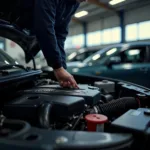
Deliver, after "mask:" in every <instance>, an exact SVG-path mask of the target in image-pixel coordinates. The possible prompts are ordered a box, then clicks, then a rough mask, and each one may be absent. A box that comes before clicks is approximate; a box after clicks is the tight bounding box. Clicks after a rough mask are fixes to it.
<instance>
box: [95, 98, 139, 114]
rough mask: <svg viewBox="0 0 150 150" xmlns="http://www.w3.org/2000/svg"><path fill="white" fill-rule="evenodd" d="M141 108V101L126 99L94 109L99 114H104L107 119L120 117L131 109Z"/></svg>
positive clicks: (100, 105)
mask: <svg viewBox="0 0 150 150" xmlns="http://www.w3.org/2000/svg"><path fill="white" fill-rule="evenodd" d="M139 106H140V104H139V101H138V100H137V99H135V98H133V97H124V98H120V99H117V100H113V101H111V102H109V103H106V104H99V105H98V106H95V107H94V110H97V113H99V114H104V115H106V116H107V117H113V116H119V115H121V114H123V113H125V112H126V111H128V110H129V109H137V108H138V107H139Z"/></svg>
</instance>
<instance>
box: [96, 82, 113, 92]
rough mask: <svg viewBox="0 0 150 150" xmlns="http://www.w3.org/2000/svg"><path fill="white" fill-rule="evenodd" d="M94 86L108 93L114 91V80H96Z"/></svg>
mask: <svg viewBox="0 0 150 150" xmlns="http://www.w3.org/2000/svg"><path fill="white" fill-rule="evenodd" d="M94 86H96V87H98V88H100V89H104V90H106V91H107V92H110V93H113V92H115V82H112V81H107V80H103V81H98V82H95V83H94Z"/></svg>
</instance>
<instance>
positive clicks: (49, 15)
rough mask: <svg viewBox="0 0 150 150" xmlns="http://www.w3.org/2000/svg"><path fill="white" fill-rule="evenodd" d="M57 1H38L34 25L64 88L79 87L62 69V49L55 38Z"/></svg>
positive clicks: (45, 52)
mask: <svg viewBox="0 0 150 150" xmlns="http://www.w3.org/2000/svg"><path fill="white" fill-rule="evenodd" d="M56 7H57V1H56V0H36V1H35V12H34V13H35V15H34V17H35V18H34V19H35V21H34V25H35V32H36V36H37V39H38V40H39V43H40V46H41V48H42V51H43V54H44V56H45V58H46V60H47V63H48V65H49V66H51V67H53V69H54V73H55V76H56V78H57V80H58V81H59V82H60V83H61V84H62V85H63V86H73V87H77V83H76V81H75V80H74V78H73V77H72V76H71V75H70V74H69V73H68V72H67V71H66V70H65V69H64V68H63V67H62V59H61V53H60V49H59V47H58V43H57V39H56V36H55V29H54V25H55V15H56Z"/></svg>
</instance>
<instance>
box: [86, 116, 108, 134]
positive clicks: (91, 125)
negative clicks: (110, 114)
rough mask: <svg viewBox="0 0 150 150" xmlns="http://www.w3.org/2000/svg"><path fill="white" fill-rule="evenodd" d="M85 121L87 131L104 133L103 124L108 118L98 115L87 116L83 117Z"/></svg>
mask: <svg viewBox="0 0 150 150" xmlns="http://www.w3.org/2000/svg"><path fill="white" fill-rule="evenodd" d="M85 120H86V121H87V128H88V131H97V132H103V131H104V124H105V123H106V122H107V121H108V118H107V117H106V116H104V115H100V114H89V115H86V116H85Z"/></svg>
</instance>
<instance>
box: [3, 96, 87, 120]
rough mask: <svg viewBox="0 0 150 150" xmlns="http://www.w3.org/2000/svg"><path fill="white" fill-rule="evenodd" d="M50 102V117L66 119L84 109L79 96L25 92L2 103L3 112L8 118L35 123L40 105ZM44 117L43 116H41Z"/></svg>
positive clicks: (82, 101) (39, 112) (39, 114)
mask: <svg viewBox="0 0 150 150" xmlns="http://www.w3.org/2000/svg"><path fill="white" fill-rule="evenodd" d="M44 104H45V105H48V104H51V108H50V109H49V112H48V113H49V114H50V116H49V118H50V119H57V120H58V119H60V118H61V119H68V118H70V117H72V116H73V115H77V114H81V113H82V112H83V111H84V104H85V101H84V99H83V98H81V97H72V96H56V95H52V96H50V95H40V94H25V95H23V96H21V97H19V98H16V99H15V100H13V101H12V102H9V103H7V104H5V105H4V109H3V112H4V114H5V116H7V117H8V118H17V119H24V120H27V121H30V122H34V123H37V122H38V120H39V116H42V115H43V114H41V113H42V112H43V111H41V108H42V105H44ZM43 117H45V116H43Z"/></svg>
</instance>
